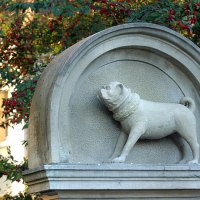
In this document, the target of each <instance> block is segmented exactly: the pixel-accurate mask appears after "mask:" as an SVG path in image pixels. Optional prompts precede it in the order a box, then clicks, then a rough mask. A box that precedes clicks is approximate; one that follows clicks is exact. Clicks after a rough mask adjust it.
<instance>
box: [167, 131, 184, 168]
mask: <svg viewBox="0 0 200 200" xmlns="http://www.w3.org/2000/svg"><path fill="white" fill-rule="evenodd" d="M171 138H172V141H173V142H174V144H175V145H176V146H177V148H178V149H179V152H180V154H181V158H180V160H179V161H178V162H177V163H178V164H184V163H187V161H188V160H187V157H186V155H187V151H188V145H187V142H186V141H185V139H184V138H183V137H181V136H180V135H179V134H178V133H174V134H172V135H171Z"/></svg>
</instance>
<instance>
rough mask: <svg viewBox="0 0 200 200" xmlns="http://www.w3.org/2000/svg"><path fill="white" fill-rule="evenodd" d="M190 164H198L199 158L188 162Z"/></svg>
mask: <svg viewBox="0 0 200 200" xmlns="http://www.w3.org/2000/svg"><path fill="white" fill-rule="evenodd" d="M188 164H198V160H196V159H194V160H191V161H189V162H188Z"/></svg>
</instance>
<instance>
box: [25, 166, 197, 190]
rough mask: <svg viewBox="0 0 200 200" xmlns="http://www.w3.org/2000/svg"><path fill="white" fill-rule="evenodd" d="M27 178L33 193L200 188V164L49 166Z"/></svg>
mask: <svg viewBox="0 0 200 200" xmlns="http://www.w3.org/2000/svg"><path fill="white" fill-rule="evenodd" d="M24 175H25V182H26V183H27V184H28V186H31V187H29V188H30V191H29V192H31V193H32V192H45V191H47V190H50V191H74V190H77V191H88V190H89V191H95V190H99V191H109V190H110V191H111V190H112V191H115V190H120V191H123V190H166V191H167V190H199V189H200V165H136V164H94V165H93V164H91V165H89V164H88V165H85V164H48V165H44V166H43V167H41V168H38V169H34V170H28V171H26V172H24Z"/></svg>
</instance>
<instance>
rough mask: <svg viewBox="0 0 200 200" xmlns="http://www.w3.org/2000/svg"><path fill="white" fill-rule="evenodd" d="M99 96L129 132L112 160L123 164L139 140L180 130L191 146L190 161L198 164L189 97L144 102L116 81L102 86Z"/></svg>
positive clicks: (195, 136) (180, 133) (191, 103)
mask: <svg viewBox="0 0 200 200" xmlns="http://www.w3.org/2000/svg"><path fill="white" fill-rule="evenodd" d="M98 96H99V98H100V100H101V101H102V102H103V103H104V104H105V106H106V107H108V109H109V110H110V111H112V112H113V118H114V119H115V120H117V121H119V122H120V123H121V126H122V131H123V132H124V133H126V134H128V138H127V140H126V141H125V144H124V145H123V146H122V151H121V152H120V155H119V156H118V157H115V158H114V159H112V162H114V163H123V162H124V161H125V159H126V157H127V156H128V154H129V152H130V150H131V149H132V148H133V146H134V145H135V143H136V142H137V141H138V140H139V139H151V140H152V139H160V138H163V137H166V136H168V135H170V134H173V133H179V135H180V136H182V137H183V138H184V139H185V140H186V141H187V143H188V144H189V146H190V147H191V149H192V153H193V159H192V160H191V161H190V162H189V163H198V160H199V144H198V141H197V133H196V118H195V116H194V114H193V112H194V110H195V103H194V101H193V100H192V99H191V98H189V97H183V98H182V99H181V100H180V104H175V103H158V102H152V101H146V100H143V99H141V98H140V96H139V95H138V94H137V93H134V92H131V90H130V89H129V88H127V87H125V86H124V85H123V84H121V83H119V82H111V83H110V84H109V85H107V86H103V87H102V88H101V89H100V91H99V93H98ZM118 140H119V139H118Z"/></svg>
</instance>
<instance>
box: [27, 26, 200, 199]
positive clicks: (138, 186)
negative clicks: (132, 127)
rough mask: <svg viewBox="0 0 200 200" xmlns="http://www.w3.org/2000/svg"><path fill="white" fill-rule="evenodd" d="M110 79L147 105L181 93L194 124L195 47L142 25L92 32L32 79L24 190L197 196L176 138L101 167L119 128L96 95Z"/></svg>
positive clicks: (61, 195) (198, 83)
mask: <svg viewBox="0 0 200 200" xmlns="http://www.w3.org/2000/svg"><path fill="white" fill-rule="evenodd" d="M111 81H119V82H121V83H123V84H125V85H126V86H127V87H129V88H130V89H131V90H132V91H134V92H136V93H138V94H140V96H141V98H142V99H146V100H150V101H154V102H155V101H156V102H162V103H175V104H178V103H179V101H180V99H181V98H182V97H184V96H189V97H191V98H192V99H193V100H194V102H195V104H196V110H195V112H194V115H195V117H196V119H197V121H199V119H200V50H199V48H198V47H197V46H195V45H194V44H193V43H192V42H191V41H189V40H188V39H186V38H184V37H183V36H181V35H180V34H178V33H176V32H174V31H172V30H170V29H167V28H165V27H162V26H158V25H154V24H146V23H138V24H125V25H121V26H117V27H113V28H110V29H107V30H105V31H102V32H100V33H97V34H95V35H92V36H90V37H88V38H86V39H84V40H82V41H80V42H79V43H77V44H75V45H74V46H72V47H70V48H69V49H67V50H66V51H64V52H62V53H61V54H60V55H58V56H57V57H56V58H55V59H54V60H53V61H52V62H51V63H50V64H49V65H48V67H47V68H46V70H45V72H44V73H43V74H42V76H41V78H40V80H39V82H38V85H37V89H36V92H35V94H34V98H33V101H32V107H31V115H30V125H29V170H28V171H27V172H25V181H26V182H27V184H28V186H29V192H42V193H43V194H44V195H52V196H49V198H50V199H55V198H58V199H177V198H181V199H195V198H197V199H198V198H200V194H199V193H200V192H199V191H200V190H199V189H200V178H199V177H200V166H199V165H198V164H196V165H188V164H185V165H178V164H177V163H178V162H179V161H181V160H182V159H183V158H184V159H185V160H186V161H187V160H191V158H192V152H191V149H190V147H189V146H188V144H187V142H185V141H184V140H183V138H179V137H178V136H177V135H175V139H177V140H179V141H181V142H178V143H177V142H174V140H173V139H172V138H171V136H170V137H166V138H163V139H160V140H141V141H139V142H137V143H136V145H135V146H134V148H132V150H131V152H130V153H129V155H128V157H127V159H126V161H125V163H119V164H113V163H109V159H110V157H111V155H112V154H113V151H114V149H115V146H116V143H117V140H118V137H119V135H120V132H121V128H120V124H119V123H118V122H116V121H115V120H113V117H112V113H111V112H109V111H108V110H107V109H106V108H105V106H104V105H103V104H101V102H100V101H99V100H98V98H97V92H98V91H99V89H100V87H101V86H103V85H106V84H108V83H109V82H111ZM197 133H200V124H199V123H197ZM173 138H174V137H173ZM197 139H198V142H199V141H200V138H199V135H198V138H197ZM182 147H184V148H182ZM105 163H107V164H105Z"/></svg>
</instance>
